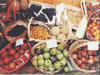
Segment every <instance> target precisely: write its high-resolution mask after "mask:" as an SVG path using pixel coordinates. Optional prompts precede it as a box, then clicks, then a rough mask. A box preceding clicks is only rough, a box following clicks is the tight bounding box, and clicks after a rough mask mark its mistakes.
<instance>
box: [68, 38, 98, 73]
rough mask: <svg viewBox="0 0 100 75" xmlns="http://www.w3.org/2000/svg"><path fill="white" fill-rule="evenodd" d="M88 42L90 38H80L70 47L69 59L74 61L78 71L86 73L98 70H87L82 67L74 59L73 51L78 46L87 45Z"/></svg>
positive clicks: (73, 63)
mask: <svg viewBox="0 0 100 75" xmlns="http://www.w3.org/2000/svg"><path fill="white" fill-rule="evenodd" d="M87 42H88V40H79V41H76V42H74V43H73V44H72V45H71V46H70V48H69V59H70V61H71V63H72V65H73V66H74V68H75V70H78V71H82V72H85V73H93V72H96V70H85V69H81V68H80V67H79V66H78V65H77V64H76V63H75V62H74V60H73V58H72V56H71V55H72V53H73V51H74V50H76V49H77V48H80V47H82V46H86V45H87Z"/></svg>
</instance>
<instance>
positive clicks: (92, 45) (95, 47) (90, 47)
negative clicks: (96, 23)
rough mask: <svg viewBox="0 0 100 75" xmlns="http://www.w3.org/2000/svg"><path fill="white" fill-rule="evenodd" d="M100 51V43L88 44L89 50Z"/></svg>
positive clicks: (92, 42)
mask: <svg viewBox="0 0 100 75" xmlns="http://www.w3.org/2000/svg"><path fill="white" fill-rule="evenodd" d="M98 49H99V41H91V42H88V50H98Z"/></svg>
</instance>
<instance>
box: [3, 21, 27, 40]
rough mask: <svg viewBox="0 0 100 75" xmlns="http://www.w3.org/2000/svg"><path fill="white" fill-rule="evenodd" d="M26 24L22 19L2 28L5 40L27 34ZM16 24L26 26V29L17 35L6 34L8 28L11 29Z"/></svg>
mask: <svg viewBox="0 0 100 75" xmlns="http://www.w3.org/2000/svg"><path fill="white" fill-rule="evenodd" d="M27 24H28V23H27V22H26V21H22V20H18V21H15V22H12V23H10V24H9V25H8V26H6V27H5V28H4V30H3V33H4V35H5V37H6V38H7V40H8V41H10V42H11V41H14V40H16V39H17V38H21V37H25V35H26V34H27ZM17 25H19V26H24V27H25V28H26V30H25V31H24V32H23V33H22V34H20V35H18V36H8V32H9V31H10V30H12V29H13V28H14V27H15V26H17ZM18 32H19V31H18Z"/></svg>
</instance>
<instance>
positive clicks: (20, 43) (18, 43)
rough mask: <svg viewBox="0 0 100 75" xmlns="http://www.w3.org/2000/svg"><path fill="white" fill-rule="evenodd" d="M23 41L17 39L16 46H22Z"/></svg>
mask: <svg viewBox="0 0 100 75" xmlns="http://www.w3.org/2000/svg"><path fill="white" fill-rule="evenodd" d="M23 41H24V39H23V38H21V39H18V40H17V41H16V46H19V45H22V44H23Z"/></svg>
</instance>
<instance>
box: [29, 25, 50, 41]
mask: <svg viewBox="0 0 100 75" xmlns="http://www.w3.org/2000/svg"><path fill="white" fill-rule="evenodd" d="M30 28H31V29H30V38H34V39H39V40H46V39H49V38H50V32H49V30H48V29H47V28H45V27H43V26H31V27H30Z"/></svg>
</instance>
